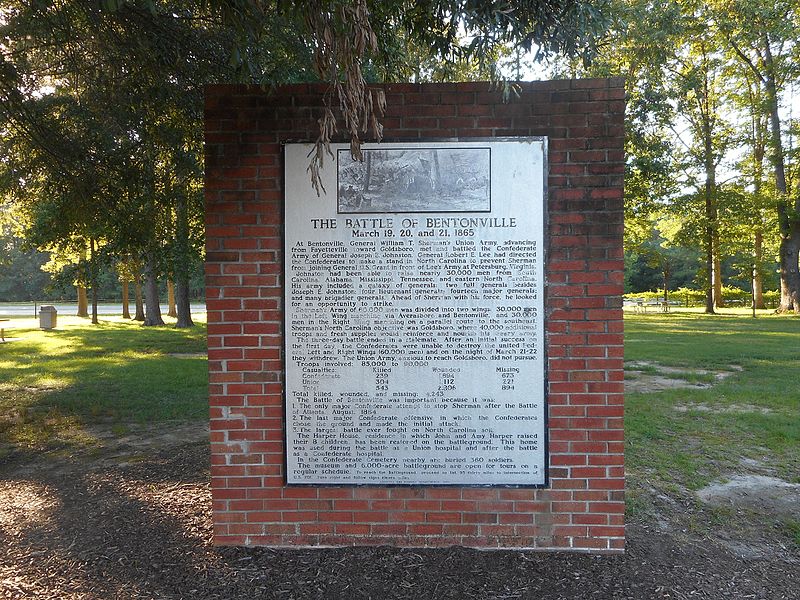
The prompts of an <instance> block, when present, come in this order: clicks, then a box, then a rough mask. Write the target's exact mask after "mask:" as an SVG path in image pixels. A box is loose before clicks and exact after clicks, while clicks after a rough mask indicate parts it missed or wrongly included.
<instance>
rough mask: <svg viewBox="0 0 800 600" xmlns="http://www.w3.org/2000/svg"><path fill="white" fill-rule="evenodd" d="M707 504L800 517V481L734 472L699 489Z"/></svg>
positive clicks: (699, 493)
mask: <svg viewBox="0 0 800 600" xmlns="http://www.w3.org/2000/svg"><path fill="white" fill-rule="evenodd" d="M697 496H698V497H699V498H700V499H701V500H702V501H703V502H706V503H708V504H713V505H717V506H730V507H733V508H748V509H752V510H758V511H762V512H764V513H768V514H771V515H773V516H775V517H777V518H781V517H786V518H792V519H800V484H798V483H788V482H786V481H783V480H782V479H778V478H776V477H766V476H764V475H734V476H732V477H731V478H730V479H729V480H728V481H726V482H724V483H715V484H712V485H709V486H707V487H705V488H703V489H701V490H699V491H698V492H697Z"/></svg>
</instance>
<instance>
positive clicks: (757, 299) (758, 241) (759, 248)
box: [753, 228, 764, 308]
mask: <svg viewBox="0 0 800 600" xmlns="http://www.w3.org/2000/svg"><path fill="white" fill-rule="evenodd" d="M763 254H764V233H763V232H762V231H761V229H760V228H759V229H756V232H755V240H754V241H753V261H754V264H755V268H754V269H753V301H754V303H755V307H756V308H764V281H763V276H762V275H761V262H762V260H763Z"/></svg>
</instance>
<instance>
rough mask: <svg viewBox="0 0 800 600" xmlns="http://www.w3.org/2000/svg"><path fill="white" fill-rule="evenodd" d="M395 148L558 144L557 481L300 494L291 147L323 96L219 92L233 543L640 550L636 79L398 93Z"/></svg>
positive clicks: (214, 143) (552, 254)
mask: <svg viewBox="0 0 800 600" xmlns="http://www.w3.org/2000/svg"><path fill="white" fill-rule="evenodd" d="M385 90H386V94H387V100H388V111H387V114H386V116H385V118H384V119H383V123H384V125H385V127H386V135H387V139H391V140H392V141H399V140H420V139H424V138H434V139H436V138H439V139H441V138H470V137H494V136H504V137H506V136H547V137H548V138H549V150H548V152H549V156H548V159H549V176H548V178H547V183H548V211H549V221H548V226H547V227H548V236H549V238H548V241H549V246H548V251H547V264H546V275H545V277H546V284H547V285H546V287H547V300H546V308H547V320H546V328H547V339H546V342H547V355H548V379H549V395H548V432H549V460H550V462H549V476H550V485H549V487H547V488H545V489H520V488H490V487H424V486H419V487H391V486H389V487H372V486H371V487H354V486H333V487H324V486H323V487H287V486H286V485H285V482H284V481H285V480H284V472H283V469H284V467H283V464H284V422H283V398H282V391H283V390H282V381H283V362H282V341H283V340H282V331H283V307H282V302H283V300H282V298H283V288H282V285H283V280H282V269H283V263H282V261H283V256H282V254H283V252H282V247H283V242H282V214H283V190H282V180H283V158H282V156H283V155H282V148H281V143H282V142H284V141H289V140H292V141H313V140H314V139H315V138H316V130H315V127H316V119H317V118H318V117H319V114H320V106H321V95H322V93H323V91H324V88H323V87H321V86H315V85H294V86H287V87H283V88H280V89H279V90H278V91H277V93H273V94H269V93H266V92H264V91H262V90H261V89H260V88H258V87H249V86H227V85H220V86H211V87H209V88H207V90H206V108H205V119H206V120H205V142H206V184H205V195H206V243H207V257H206V295H207V305H208V357H209V363H208V364H209V392H210V398H209V399H210V405H211V408H210V411H211V483H212V490H213V512H214V515H213V518H214V536H215V542H216V543H217V544H220V545H266V546H330V545H364V544H376V545H377V544H393V545H400V546H445V545H452V544H460V545H465V546H474V547H495V548H499V547H527V548H558V549H575V550H578V549H591V550H594V551H622V549H623V548H624V534H625V529H624V522H623V515H624V465H623V458H624V454H623V393H622V386H623V364H622V361H623V348H622V303H621V294H622V287H623V257H622V227H623V207H622V184H623V170H624V157H623V137H624V130H623V117H624V89H623V83H622V81H621V80H617V79H590V80H573V81H552V82H535V83H525V84H522V88H521V95H520V96H519V97H518V98H514V99H513V100H512V101H510V102H508V103H504V102H503V101H502V99H501V95H500V93H499V92H492V91H489V86H488V84H486V83H466V84H421V85H415V84H398V85H387V86H386V87H385Z"/></svg>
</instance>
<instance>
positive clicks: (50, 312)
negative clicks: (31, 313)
mask: <svg viewBox="0 0 800 600" xmlns="http://www.w3.org/2000/svg"><path fill="white" fill-rule="evenodd" d="M57 316H58V311H57V310H56V307H55V306H42V307H41V308H40V309H39V328H40V329H53V328H54V327H55V326H56V317H57Z"/></svg>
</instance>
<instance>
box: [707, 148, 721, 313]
mask: <svg viewBox="0 0 800 600" xmlns="http://www.w3.org/2000/svg"><path fill="white" fill-rule="evenodd" d="M705 145H706V159H705V168H706V185H705V201H706V215H705V216H706V240H705V241H706V275H707V276H708V284H707V287H706V310H705V312H706V313H707V314H709V315H713V314H716V313H715V312H714V304H715V300H716V299H717V298H718V296H717V297H716V298H715V288H716V279H717V278H716V277H715V268H714V267H715V265H716V260H715V258H716V256H715V252H714V240H715V239H716V225H717V203H716V198H715V197H714V196H715V194H716V186H717V181H716V170H715V167H714V157H713V155H712V148H711V136H710V132H709V133H708V135H707V136H706V144H705Z"/></svg>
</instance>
